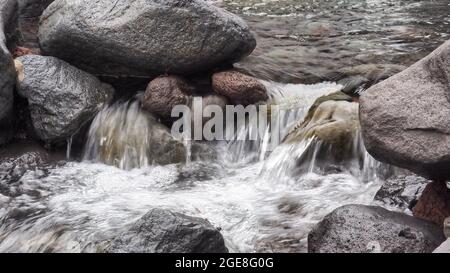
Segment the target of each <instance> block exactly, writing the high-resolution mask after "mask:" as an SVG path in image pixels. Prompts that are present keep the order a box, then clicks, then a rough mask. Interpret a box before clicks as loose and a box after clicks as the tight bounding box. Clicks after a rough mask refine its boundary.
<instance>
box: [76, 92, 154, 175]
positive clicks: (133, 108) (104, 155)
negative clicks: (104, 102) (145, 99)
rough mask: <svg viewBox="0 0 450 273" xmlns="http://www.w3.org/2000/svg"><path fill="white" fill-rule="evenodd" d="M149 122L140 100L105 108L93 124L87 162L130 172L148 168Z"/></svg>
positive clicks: (86, 153)
mask: <svg viewBox="0 0 450 273" xmlns="http://www.w3.org/2000/svg"><path fill="white" fill-rule="evenodd" d="M148 119H149V116H148V114H146V113H144V112H143V111H142V110H141V107H140V105H139V101H137V100H132V101H129V102H119V103H116V104H114V105H112V106H109V107H105V108H104V109H103V110H102V111H100V113H99V114H98V115H97V117H96V118H95V119H94V121H93V122H92V125H91V128H90V130H89V134H88V140H87V143H86V147H85V152H84V156H83V159H84V160H94V161H97V162H103V163H107V164H109V165H114V166H117V167H119V168H121V169H126V170H129V169H132V168H135V167H145V166H147V165H148V164H149V163H151V162H149V159H148V149H149V143H148V138H147V137H143V136H147V135H148V134H149V132H150V124H149V121H148Z"/></svg>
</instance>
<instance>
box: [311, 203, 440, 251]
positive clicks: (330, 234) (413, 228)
mask: <svg viewBox="0 0 450 273" xmlns="http://www.w3.org/2000/svg"><path fill="white" fill-rule="evenodd" d="M444 240H445V237H444V235H443V234H442V230H441V229H440V228H439V227H438V226H436V225H434V224H433V223H431V222H428V221H424V220H421V219H418V218H414V217H412V216H408V215H406V214H403V213H398V212H391V211H388V210H386V209H383V208H380V207H370V206H362V205H348V206H343V207H340V208H338V209H336V210H335V211H333V212H332V213H330V214H329V215H327V216H325V218H324V219H323V220H322V221H321V222H320V223H319V224H318V225H317V226H316V227H315V228H314V229H313V230H312V231H311V233H310V234H309V236H308V252H310V253H330V252H333V253H334V252H338V253H340V252H354V253H368V252H382V253H431V252H432V251H433V250H434V249H435V248H436V247H438V246H439V245H440V244H441V243H442V242H443V241H444Z"/></svg>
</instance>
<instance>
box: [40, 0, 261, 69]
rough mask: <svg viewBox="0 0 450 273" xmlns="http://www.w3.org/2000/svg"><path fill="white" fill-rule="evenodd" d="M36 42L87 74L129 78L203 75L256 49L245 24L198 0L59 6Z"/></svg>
mask: <svg viewBox="0 0 450 273" xmlns="http://www.w3.org/2000/svg"><path fill="white" fill-rule="evenodd" d="M73 22H77V24H73ZM136 30H139V31H136ZM39 39H40V44H41V47H42V50H43V52H44V53H46V54H49V55H53V56H56V57H59V58H61V59H63V60H66V61H68V62H69V63H71V64H73V65H75V66H77V67H80V68H82V69H85V70H86V71H88V72H91V73H94V74H97V75H109V76H130V77H150V76H157V75H161V74H164V73H175V74H193V73H195V72H199V71H205V70H208V69H212V68H214V67H216V66H219V65H222V64H224V63H233V62H235V61H238V60H239V59H241V58H242V57H244V56H246V55H248V54H250V53H251V52H252V51H253V49H254V47H255V45H256V42H255V39H254V37H253V36H252V34H251V33H250V30H249V28H248V26H247V25H246V23H245V22H244V21H243V20H242V19H240V18H239V17H237V16H235V15H233V14H231V13H228V12H226V11H224V10H222V9H219V8H217V7H214V6H212V5H209V4H208V3H206V2H204V1H200V0H193V1H183V0H169V1H167V0H164V1H162V0H152V1H144V0H139V1H128V0H127V1H114V0H102V1H68V0H56V1H54V2H53V3H52V4H51V5H50V6H49V8H48V9H47V10H46V11H45V12H44V15H43V16H42V19H41V25H40V28H39Z"/></svg>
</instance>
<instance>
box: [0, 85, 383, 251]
mask: <svg viewBox="0 0 450 273" xmlns="http://www.w3.org/2000/svg"><path fill="white" fill-rule="evenodd" d="M265 84H266V85H267V87H268V88H269V90H270V93H271V102H270V103H272V104H275V103H276V104H279V105H281V106H283V109H284V110H285V111H282V112H280V113H282V114H280V118H279V119H276V120H277V123H278V124H276V125H275V126H276V127H278V126H279V127H281V128H282V129H283V130H281V132H283V134H287V132H288V131H289V129H290V127H292V125H293V124H294V123H295V121H298V120H299V119H302V118H303V117H304V115H306V112H307V110H308V109H309V107H310V106H311V104H312V103H313V102H314V100H315V99H316V98H317V97H320V96H322V95H326V94H329V93H332V92H335V91H337V90H339V89H340V88H342V86H340V85H337V84H334V83H321V84H317V85H294V84H286V85H285V84H279V83H271V82H265ZM130 105H131V106H130ZM140 115H141V114H140V110H139V109H137V108H136V107H135V104H133V103H131V104H129V103H128V102H125V103H123V104H122V106H118V107H117V106H112V107H110V108H109V109H107V110H106V111H102V112H101V113H100V114H99V115H98V116H97V121H100V120H102V119H103V121H105V118H106V117H108V119H106V121H107V122H93V124H92V127H91V131H94V132H98V131H99V130H100V131H101V128H102V126H110V124H109V123H110V122H113V121H115V122H117V124H120V125H121V126H120V130H115V131H114V132H112V131H107V133H108V134H112V135H110V136H109V137H110V139H121V138H123V137H125V136H127V135H129V134H130V132H131V133H136V131H139V130H144V131H145V130H146V129H147V127H145V126H144V127H140V126H137V125H140V124H142V123H140V122H139V118H137V119H136V120H135V119H134V118H135V117H140ZM130 116H131V117H134V118H133V119H129V118H130ZM111 117H114V118H111ZM130 122H131V124H130ZM249 124H251V123H249ZM249 124H247V125H249ZM107 128H110V127H107ZM250 129H251V128H249V126H245V127H244V128H241V129H240V131H247V130H250ZM238 132H239V131H238ZM96 137H98V134H91V138H90V139H89V140H88V141H87V145H86V152H85V158H89V159H90V160H84V161H82V162H76V161H69V162H67V163H61V164H59V165H56V166H53V165H52V166H46V167H37V168H34V169H31V170H27V171H26V172H25V173H24V174H23V175H22V176H21V177H20V178H19V179H17V181H16V182H14V183H13V185H9V186H10V187H15V188H16V194H7V193H3V194H4V195H0V198H1V199H2V200H3V201H4V202H5V203H6V204H7V206H3V207H2V208H1V209H0V219H2V220H1V221H2V222H1V225H0V252H5V251H6V252H34V251H39V252H96V251H99V250H101V248H102V246H103V245H104V244H106V243H107V242H108V240H109V239H111V238H112V237H113V236H114V235H116V234H117V233H118V232H119V231H120V229H121V228H123V227H124V226H126V225H127V224H130V223H132V222H133V221H135V220H137V219H138V218H139V217H141V216H142V215H143V214H145V213H146V212H147V211H148V210H149V209H150V208H152V207H160V208H168V209H171V210H174V211H178V212H182V213H186V214H189V215H194V216H199V217H203V218H207V219H208V220H209V221H210V222H211V223H212V224H213V225H215V226H217V227H218V228H220V229H221V232H222V234H223V235H224V237H225V240H226V243H227V246H228V247H229V249H230V251H233V252H256V251H262V252H273V251H282V252H304V251H306V246H307V245H306V238H307V234H308V232H309V230H310V229H311V227H312V226H313V225H314V224H315V223H317V222H318V221H319V220H320V219H321V218H322V217H323V216H324V215H325V214H327V213H329V212H331V211H332V210H333V209H335V208H337V207H339V206H341V205H344V204H349V203H361V204H369V203H371V202H372V200H373V196H374V195H375V193H376V191H377V190H378V189H379V187H380V185H381V180H380V179H379V178H378V177H377V175H376V172H372V173H370V171H371V170H374V168H371V167H372V166H373V164H374V162H373V160H372V159H371V158H369V157H370V156H368V155H367V159H366V160H365V161H364V164H363V166H362V167H361V166H360V165H358V164H356V165H355V166H354V167H353V168H351V169H350V171H343V172H336V173H316V172H314V170H313V169H311V170H312V171H308V172H304V173H302V174H296V175H292V172H293V171H294V170H295V168H296V167H295V165H294V164H293V163H294V161H295V158H297V157H300V156H302V153H303V152H304V149H303V148H304V147H306V146H308V145H311V143H303V142H302V143H296V144H294V145H291V144H279V145H278V146H277V148H275V150H274V151H272V152H271V151H266V150H265V149H264V143H266V141H264V140H261V141H259V142H258V143H256V144H255V143H252V144H251V145H249V143H246V141H230V142H228V143H227V142H225V141H223V142H215V143H208V144H207V145H209V146H210V148H211V150H213V151H215V153H216V154H217V155H216V160H213V161H211V160H207V161H206V160H205V161H192V162H189V161H188V163H186V164H172V165H167V166H157V165H149V166H144V165H143V162H148V161H147V160H146V159H145V157H142V155H143V154H144V153H138V154H134V153H130V152H129V151H130V150H127V149H123V150H122V157H123V161H121V162H123V163H124V164H123V165H120V166H119V167H122V169H120V168H117V167H113V166H107V165H104V164H102V163H100V162H98V161H96V159H97V158H96V157H93V156H87V155H92V154H93V153H95V152H96V151H95V147H96V146H95V145H92V143H95V142H96V140H95V138H96ZM92 138H94V139H92ZM132 139H133V140H134V139H136V138H134V137H133V135H132ZM355 141H356V142H355V143H358V141H360V140H359V137H358V139H355ZM127 143H128V144H130V143H131V144H130V145H141V143H138V142H133V141H132V142H127ZM143 146H145V144H144V145H143ZM92 147H94V148H92ZM139 147H140V146H139ZM357 147H359V149H362V151H361V153H363V154H365V150H364V147H363V145H357ZM90 148H92V149H90ZM133 151H136V150H133ZM137 151H139V149H138V150H137ZM262 152H263V153H264V156H261V153H262ZM356 157H358V156H357V155H356V156H355V160H357V159H356ZM130 158H135V159H138V160H137V161H134V162H133V161H132V160H130ZM125 163H126V164H125ZM130 164H135V165H134V167H135V168H132V169H131V170H128V169H130ZM368 173H370V174H368ZM1 183H5V181H2V182H1Z"/></svg>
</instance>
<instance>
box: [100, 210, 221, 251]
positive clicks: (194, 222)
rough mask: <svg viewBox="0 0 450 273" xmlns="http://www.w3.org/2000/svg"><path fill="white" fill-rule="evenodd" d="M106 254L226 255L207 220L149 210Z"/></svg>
mask: <svg viewBox="0 0 450 273" xmlns="http://www.w3.org/2000/svg"><path fill="white" fill-rule="evenodd" d="M106 251H107V252H110V253H227V252H228V249H227V248H226V247H225V243H224V239H223V237H222V235H221V234H220V232H219V230H218V229H217V228H215V227H213V226H212V225H211V224H210V223H209V222H208V221H207V220H205V219H201V218H196V217H190V216H187V215H184V214H181V213H174V212H171V211H168V210H163V209H152V210H151V211H150V212H148V213H147V214H146V215H144V216H143V217H142V218H141V219H140V220H138V221H137V222H136V223H134V224H133V225H132V226H131V227H130V228H129V229H128V230H127V231H125V232H123V233H122V234H120V235H119V236H118V237H116V238H115V239H114V240H113V241H112V242H111V244H110V245H109V246H108V247H107V249H106Z"/></svg>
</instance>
